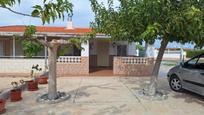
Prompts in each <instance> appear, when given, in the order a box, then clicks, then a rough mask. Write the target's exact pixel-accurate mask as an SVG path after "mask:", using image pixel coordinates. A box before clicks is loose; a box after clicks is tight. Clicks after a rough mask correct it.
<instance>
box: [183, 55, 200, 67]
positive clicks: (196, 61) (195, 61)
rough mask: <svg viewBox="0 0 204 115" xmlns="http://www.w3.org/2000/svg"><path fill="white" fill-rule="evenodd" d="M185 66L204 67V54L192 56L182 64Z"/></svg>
mask: <svg viewBox="0 0 204 115" xmlns="http://www.w3.org/2000/svg"><path fill="white" fill-rule="evenodd" d="M184 67H186V68H192V69H204V55H202V56H200V57H196V58H193V59H191V60H189V61H188V62H186V63H185V64H184Z"/></svg>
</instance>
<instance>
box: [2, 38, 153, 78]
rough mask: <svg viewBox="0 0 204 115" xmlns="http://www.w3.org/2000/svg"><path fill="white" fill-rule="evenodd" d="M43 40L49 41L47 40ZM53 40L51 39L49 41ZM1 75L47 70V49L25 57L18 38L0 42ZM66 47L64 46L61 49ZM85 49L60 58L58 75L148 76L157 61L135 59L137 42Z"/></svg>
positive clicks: (95, 43) (103, 42) (105, 42)
mask: <svg viewBox="0 0 204 115" xmlns="http://www.w3.org/2000/svg"><path fill="white" fill-rule="evenodd" d="M44 39H47V38H46V37H45V38H44ZM48 39H50V38H48ZM0 47H1V48H0V49H1V50H0V52H1V55H0V76H2V75H8V74H9V75H13V76H15V75H19V74H22V75H27V76H28V75H29V74H30V69H31V67H32V65H36V64H38V65H40V67H42V70H44V71H45V70H46V68H47V49H46V48H44V50H42V51H41V52H39V54H38V56H34V57H33V58H26V57H25V56H24V54H23V50H22V46H21V44H20V43H19V42H18V41H17V40H15V39H4V40H2V39H1V41H0ZM64 47H66V46H62V47H61V48H59V50H61V49H63V48H64ZM81 47H82V48H83V50H81V51H80V50H78V49H77V48H76V47H72V48H71V49H70V50H68V51H65V52H64V54H63V56H58V59H57V75H58V76H79V75H85V76H114V75H115V76H120V75H125V76H147V75H150V74H151V71H152V67H153V63H154V60H153V59H149V58H143V57H136V56H135V51H136V50H135V43H128V42H127V41H110V39H104V38H97V39H93V40H90V41H89V42H87V43H83V44H81Z"/></svg>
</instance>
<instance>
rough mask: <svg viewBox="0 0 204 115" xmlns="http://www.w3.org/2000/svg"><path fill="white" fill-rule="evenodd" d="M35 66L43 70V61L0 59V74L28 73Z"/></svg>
mask: <svg viewBox="0 0 204 115" xmlns="http://www.w3.org/2000/svg"><path fill="white" fill-rule="evenodd" d="M36 64H38V65H39V66H40V67H41V68H42V70H44V66H45V60H44V59H0V73H11V72H12V73H30V71H31V68H32V66H33V65H36ZM11 65H12V66H11Z"/></svg>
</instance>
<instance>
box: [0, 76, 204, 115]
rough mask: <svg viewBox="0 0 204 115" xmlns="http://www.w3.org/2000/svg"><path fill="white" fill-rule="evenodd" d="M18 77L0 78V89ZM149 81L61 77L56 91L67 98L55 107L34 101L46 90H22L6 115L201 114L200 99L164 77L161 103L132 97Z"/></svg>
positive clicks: (202, 103) (203, 101) (203, 102)
mask: <svg viewBox="0 0 204 115" xmlns="http://www.w3.org/2000/svg"><path fill="white" fill-rule="evenodd" d="M16 79H20V78H0V80H1V82H2V83H4V84H0V87H2V86H4V87H5V86H6V85H9V86H10V83H8V82H9V81H15V80H16ZM148 80H149V78H137V77H61V78H58V90H60V91H66V92H69V93H70V94H71V99H69V100H67V101H65V102H62V103H58V104H51V105H48V104H39V103H36V98H37V97H38V96H40V95H41V94H43V93H45V92H46V91H47V85H40V86H39V88H40V89H39V90H38V91H35V92H29V91H24V92H23V100H22V101H20V102H15V103H13V102H9V100H8V101H7V105H6V108H7V112H6V114H7V115H28V114H29V115H184V114H185V115H203V113H204V99H203V97H201V96H198V95H196V94H193V93H189V92H185V93H175V92H172V91H171V90H170V89H169V87H168V82H167V80H166V78H160V79H159V81H160V85H159V89H160V90H164V91H165V92H166V93H167V94H168V99H167V100H164V101H148V100H143V99H141V98H139V97H136V96H135V90H136V89H140V87H142V86H144V84H146V83H148Z"/></svg>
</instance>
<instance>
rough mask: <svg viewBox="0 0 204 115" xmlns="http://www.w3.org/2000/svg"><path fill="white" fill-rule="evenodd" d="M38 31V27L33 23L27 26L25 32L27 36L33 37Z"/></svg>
mask: <svg viewBox="0 0 204 115" xmlns="http://www.w3.org/2000/svg"><path fill="white" fill-rule="evenodd" d="M35 32H36V27H35V26H33V25H30V26H26V29H25V32H24V36H25V37H31V36H33V35H34V34H35Z"/></svg>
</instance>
